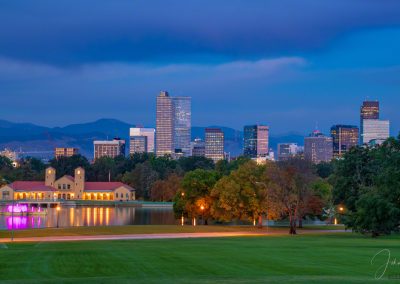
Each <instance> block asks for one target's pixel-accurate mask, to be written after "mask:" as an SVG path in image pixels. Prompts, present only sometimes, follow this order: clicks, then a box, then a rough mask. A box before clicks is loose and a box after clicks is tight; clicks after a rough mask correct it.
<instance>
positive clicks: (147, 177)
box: [122, 161, 159, 200]
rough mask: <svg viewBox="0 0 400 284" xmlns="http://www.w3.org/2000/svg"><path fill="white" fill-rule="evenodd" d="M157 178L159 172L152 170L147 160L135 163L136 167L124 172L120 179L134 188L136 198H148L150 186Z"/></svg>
mask: <svg viewBox="0 0 400 284" xmlns="http://www.w3.org/2000/svg"><path fill="white" fill-rule="evenodd" d="M158 179H159V174H158V173H157V172H156V171H154V170H153V168H152V166H151V164H150V162H149V161H146V162H144V163H142V164H137V165H136V167H135V168H134V169H133V170H132V171H130V172H126V173H125V174H124V175H123V177H122V181H123V182H124V183H126V184H128V185H130V186H131V187H133V188H135V189H136V195H137V198H138V199H144V200H148V199H149V198H150V196H151V188H152V186H153V184H154V183H155V182H156V181H157V180H158Z"/></svg>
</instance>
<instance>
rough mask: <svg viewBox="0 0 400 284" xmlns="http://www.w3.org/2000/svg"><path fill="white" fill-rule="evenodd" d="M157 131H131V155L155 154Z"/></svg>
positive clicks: (146, 129) (149, 129)
mask: <svg viewBox="0 0 400 284" xmlns="http://www.w3.org/2000/svg"><path fill="white" fill-rule="evenodd" d="M155 131H156V130H155V129H154V128H141V127H133V128H131V129H129V154H135V153H154V137H155Z"/></svg>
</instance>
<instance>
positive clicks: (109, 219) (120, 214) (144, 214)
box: [0, 206, 177, 230]
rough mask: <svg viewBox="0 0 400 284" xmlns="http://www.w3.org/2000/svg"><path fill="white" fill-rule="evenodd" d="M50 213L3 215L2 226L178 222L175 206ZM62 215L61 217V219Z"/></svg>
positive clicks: (89, 208)
mask: <svg viewBox="0 0 400 284" xmlns="http://www.w3.org/2000/svg"><path fill="white" fill-rule="evenodd" d="M47 210H48V211H47V214H46V215H39V216H14V217H11V216H7V215H0V229H8V230H11V228H12V227H13V228H14V230H23V229H30V228H46V227H56V226H57V221H58V223H59V226H60V227H78V226H116V225H174V224H177V221H176V220H175V218H174V213H173V211H172V209H171V208H133V207H83V206H82V207H76V208H74V207H63V208H61V210H60V211H59V213H57V210H56V209H55V208H49V209H47ZM57 219H58V220H57Z"/></svg>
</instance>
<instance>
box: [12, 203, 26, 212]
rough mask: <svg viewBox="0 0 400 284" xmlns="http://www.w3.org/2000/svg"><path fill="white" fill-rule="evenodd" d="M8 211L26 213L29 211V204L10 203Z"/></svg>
mask: <svg viewBox="0 0 400 284" xmlns="http://www.w3.org/2000/svg"><path fill="white" fill-rule="evenodd" d="M7 212H8V213H26V212H28V205H26V204H21V205H19V204H17V205H14V206H13V205H8V206H7Z"/></svg>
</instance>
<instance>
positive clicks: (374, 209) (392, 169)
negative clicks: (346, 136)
mask: <svg viewBox="0 0 400 284" xmlns="http://www.w3.org/2000/svg"><path fill="white" fill-rule="evenodd" d="M399 139H400V137H399V138H398V139H395V138H389V139H388V140H387V141H386V142H384V143H383V144H382V145H381V146H376V147H363V148H361V147H358V148H353V149H351V150H350V151H349V152H348V153H346V154H345V155H344V157H343V159H341V160H339V161H337V162H335V166H334V172H333V175H332V176H331V177H330V180H331V182H332V184H333V187H334V197H335V202H336V203H337V204H342V206H343V208H344V209H345V210H344V212H343V216H342V221H343V222H344V223H345V224H346V225H347V226H348V227H350V228H352V229H353V230H354V231H357V232H361V233H364V234H367V233H368V234H371V235H372V236H373V237H377V236H379V235H383V234H389V233H391V232H395V231H398V230H399V226H400V202H399V200H400V140H399Z"/></svg>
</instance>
